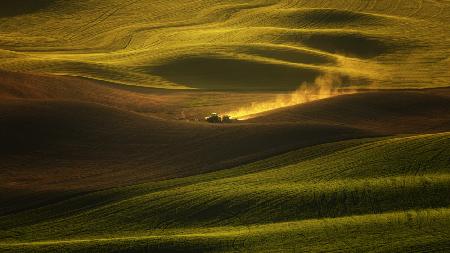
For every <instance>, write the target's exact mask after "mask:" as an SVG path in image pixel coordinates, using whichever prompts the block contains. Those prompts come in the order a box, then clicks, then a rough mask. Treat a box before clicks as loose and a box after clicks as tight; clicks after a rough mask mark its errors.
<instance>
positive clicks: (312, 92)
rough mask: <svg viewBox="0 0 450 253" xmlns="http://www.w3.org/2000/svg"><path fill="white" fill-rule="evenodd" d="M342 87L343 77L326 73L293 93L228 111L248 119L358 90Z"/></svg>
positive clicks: (305, 83) (239, 117)
mask: <svg viewBox="0 0 450 253" xmlns="http://www.w3.org/2000/svg"><path fill="white" fill-rule="evenodd" d="M341 87H342V79H341V78H340V77H339V76H338V75H336V74H324V75H322V76H319V77H317V78H316V79H315V81H314V83H312V84H311V83H307V82H304V83H302V84H301V85H300V86H299V88H298V89H297V90H295V91H294V92H292V93H289V94H282V95H278V96H276V97H275V98H274V99H272V100H269V101H265V102H255V103H252V104H251V105H249V106H244V107H241V108H239V109H238V110H236V111H232V112H228V113H227V115H230V116H231V117H233V118H236V119H240V120H246V119H250V118H252V117H255V116H256V115H257V114H259V113H263V112H266V111H271V110H275V109H278V108H283V107H288V106H293V105H298V104H303V103H307V102H311V101H314V100H319V99H324V98H329V97H334V96H338V95H343V94H351V93H355V92H356V91H354V90H348V89H341Z"/></svg>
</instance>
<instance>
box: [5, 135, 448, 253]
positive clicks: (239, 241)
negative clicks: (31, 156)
mask: <svg viewBox="0 0 450 253" xmlns="http://www.w3.org/2000/svg"><path fill="white" fill-rule="evenodd" d="M449 154H450V134H449V133H441V134H429V135H417V136H404V137H386V138H381V139H380V138H379V139H362V140H353V141H345V142H338V143H330V144H324V145H320V146H315V147H310V148H306V149H302V150H298V151H294V152H290V153H287V154H284V155H280V156H277V157H274V158H270V159H267V160H264V161H260V162H257V163H253V164H248V165H245V166H241V167H238V168H234V169H230V170H224V171H219V172H215V173H210V174H203V175H199V176H194V177H188V178H182V179H174V180H168V181H161V182H155V183H148V184H143V185H136V186H131V187H123V188H116V189H111V190H106V191H101V192H95V193H92V194H88V195H84V196H80V197H76V198H72V199H68V200H66V201H63V202H60V203H56V204H54V205H50V206H44V207H41V208H38V209H35V210H29V211H25V212H23V213H18V214H12V215H9V216H4V217H1V218H0V228H1V232H0V248H2V249H4V250H5V251H6V252H8V251H12V252H26V251H29V252H40V251H43V252H45V251H57V250H58V251H61V252H65V251H66V252H83V251H92V252H126V251H127V250H133V251H136V252H140V251H141V252H145V250H151V251H152V252H153V251H154V252H158V250H159V251H160V252H177V251H179V252H199V251H200V252H234V251H246V250H248V251H250V252H264V251H267V252H273V251H277V250H278V251H280V252H292V251H293V250H297V251H322V252H323V251H337V250H347V251H354V252H361V251H374V252H386V251H394V252H395V251H396V252H404V251H428V250H429V251H433V250H434V251H439V250H441V251H443V250H445V249H447V250H448V249H449V247H450V241H449V240H448V238H449V233H450V229H449V228H450V226H449V225H450V224H449V222H450V219H449V218H450V211H449V210H450V209H449V206H450V196H449V194H448V192H450V173H449V172H450V160H449V159H448V157H449Z"/></svg>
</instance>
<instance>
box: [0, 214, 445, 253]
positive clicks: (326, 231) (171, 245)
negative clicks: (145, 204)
mask: <svg viewBox="0 0 450 253" xmlns="http://www.w3.org/2000/svg"><path fill="white" fill-rule="evenodd" d="M449 236H450V209H449V208H442V209H434V210H432V209H426V210H409V211H401V212H390V213H383V214H370V215H361V216H350V217H341V218H328V219H312V220H303V221H295V222H287V223H273V224H268V225H257V226H237V227H230V226H226V227H214V228H208V229H196V228H193V229H181V230H167V231H160V232H156V233H153V234H152V233H147V234H146V233H142V234H136V235H133V236H128V237H114V236H111V237H107V238H95V237H91V238H85V239H74V240H61V241H58V240H56V241H40V242H30V243H20V242H9V243H0V249H2V251H4V252H50V251H58V252H83V251H89V252H129V251H133V252H148V251H149V250H150V251H151V252H236V251H239V252H241V251H252V252H255V251H258V252H274V251H276V252H293V251H303V252H305V251H308V252H319V251H320V252H323V251H339V250H345V251H348V252H361V251H365V252H382V251H384V252H385V251H390V252H402V251H405V250H407V251H423V252H425V251H428V250H430V251H441V252H443V251H445V250H448V249H450V239H449ZM331 238H333V240H331V241H330V239H331Z"/></svg>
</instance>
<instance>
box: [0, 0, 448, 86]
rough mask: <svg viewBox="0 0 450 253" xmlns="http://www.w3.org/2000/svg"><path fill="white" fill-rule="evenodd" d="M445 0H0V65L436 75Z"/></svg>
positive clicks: (211, 74)
mask: <svg viewBox="0 0 450 253" xmlns="http://www.w3.org/2000/svg"><path fill="white" fill-rule="evenodd" d="M449 13H450V2H448V1H445V0H433V1H432V0H424V1H409V0H396V1H388V0H383V1H357V0H347V1H311V0H295V1H290V0H289V1H288V0H253V1H241V0H226V1H217V0H196V1H162V0H158V1H146V0H127V1H123V0H108V1H100V0H80V1H66V0H39V1H36V0H33V1H31V0H21V1H14V2H10V1H2V3H0V59H1V61H0V69H4V70H11V71H22V72H35V73H52V74H59V75H71V76H81V77H89V78H94V79H99V80H108V81H112V82H116V83H121V84H128V85H141V86H149V87H158V88H169V89H179V88H199V89H226V90H229V89H233V90H236V89H237V90H255V89H256V90H293V89H295V88H296V87H298V86H299V85H300V84H302V83H303V82H304V81H314V79H315V78H316V77H318V76H320V75H321V74H323V73H325V72H326V73H330V72H331V73H335V75H337V76H341V77H342V79H343V83H342V85H344V86H345V87H348V86H353V87H369V88H373V87H377V88H406V87H419V88H424V87H438V86H441V87H442V86H448V83H449V80H450V76H449V72H448V68H449V64H450V62H449V59H450V58H449V53H450V51H449V50H450V49H449V47H448V44H450V41H449V40H450V39H449V37H450V36H449V34H450V29H448V20H449V18H450V16H449V15H450V14H449Z"/></svg>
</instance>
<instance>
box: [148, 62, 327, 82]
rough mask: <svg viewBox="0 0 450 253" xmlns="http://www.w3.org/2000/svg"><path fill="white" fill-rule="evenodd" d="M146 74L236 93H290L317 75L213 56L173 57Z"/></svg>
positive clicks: (283, 67)
mask: <svg viewBox="0 0 450 253" xmlns="http://www.w3.org/2000/svg"><path fill="white" fill-rule="evenodd" d="M149 72H151V73H152V74H155V75H158V76H161V77H163V78H165V79H166V80H168V81H171V82H174V83H177V84H182V85H186V86H189V87H193V88H201V89H239V90H252V89H253V90H254V89H259V90H293V89H296V88H297V87H298V86H299V85H300V84H301V83H302V82H304V81H306V82H312V81H314V79H315V78H317V77H318V76H319V75H320V74H321V73H320V71H318V70H314V69H309V68H300V67H293V66H289V65H281V64H270V63H263V62H257V61H248V60H242V59H232V58H220V57H216V56H186V57H183V58H177V59H173V60H171V61H168V62H166V63H165V64H162V65H159V66H156V67H152V68H150V69H149Z"/></svg>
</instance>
